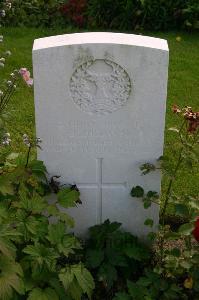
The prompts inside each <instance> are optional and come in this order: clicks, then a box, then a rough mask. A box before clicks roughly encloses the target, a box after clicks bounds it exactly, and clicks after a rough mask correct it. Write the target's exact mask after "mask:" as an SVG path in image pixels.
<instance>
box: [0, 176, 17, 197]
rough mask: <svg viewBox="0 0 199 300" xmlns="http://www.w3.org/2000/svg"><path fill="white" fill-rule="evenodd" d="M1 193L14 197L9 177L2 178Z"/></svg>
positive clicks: (0, 183)
mask: <svg viewBox="0 0 199 300" xmlns="http://www.w3.org/2000/svg"><path fill="white" fill-rule="evenodd" d="M0 193H2V194H3V195H13V194H14V188H13V185H12V183H11V181H10V179H9V178H8V177H7V176H2V175H1V176H0Z"/></svg>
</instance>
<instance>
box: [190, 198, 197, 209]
mask: <svg viewBox="0 0 199 300" xmlns="http://www.w3.org/2000/svg"><path fill="white" fill-rule="evenodd" d="M189 206H191V207H192V208H194V209H196V210H199V201H196V200H191V201H189Z"/></svg>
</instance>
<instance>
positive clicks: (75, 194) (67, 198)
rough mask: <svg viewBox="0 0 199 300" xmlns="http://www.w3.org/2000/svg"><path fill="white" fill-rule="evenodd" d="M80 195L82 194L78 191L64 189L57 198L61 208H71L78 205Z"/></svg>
mask: <svg viewBox="0 0 199 300" xmlns="http://www.w3.org/2000/svg"><path fill="white" fill-rule="evenodd" d="M79 195H80V193H79V191H77V190H74V189H71V188H64V189H62V190H60V191H59V193H58V194H57V198H58V202H59V204H60V205H61V206H63V207H65V208H69V207H75V206H76V205H77V201H78V199H79Z"/></svg>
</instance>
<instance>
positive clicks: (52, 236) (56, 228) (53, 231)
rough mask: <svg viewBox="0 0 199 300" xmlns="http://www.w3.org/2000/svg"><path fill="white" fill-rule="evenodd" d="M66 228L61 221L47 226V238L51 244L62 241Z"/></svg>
mask: <svg viewBox="0 0 199 300" xmlns="http://www.w3.org/2000/svg"><path fill="white" fill-rule="evenodd" d="M65 232H66V228H65V225H64V224H63V223H61V222H59V223H57V224H50V225H49V226H48V236H47V239H48V240H49V241H50V242H51V243H52V244H53V245H56V244H59V243H61V242H62V240H63V237H64V235H65Z"/></svg>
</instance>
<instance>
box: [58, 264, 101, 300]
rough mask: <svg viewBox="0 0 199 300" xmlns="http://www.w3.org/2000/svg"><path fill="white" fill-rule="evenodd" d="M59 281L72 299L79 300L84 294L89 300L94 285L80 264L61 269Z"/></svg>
mask: <svg viewBox="0 0 199 300" xmlns="http://www.w3.org/2000/svg"><path fill="white" fill-rule="evenodd" d="M59 279H60V281H61V282H62V284H63V286H64V288H65V289H66V291H67V292H68V293H70V294H71V296H72V297H73V299H75V300H76V299H77V300H80V299H81V296H82V295H83V294H84V293H85V294H87V296H88V297H89V299H90V298H91V293H92V291H93V289H94V287H95V284H94V281H93V277H92V276H91V274H90V272H89V271H88V270H87V269H86V268H85V267H84V266H83V265H82V264H76V265H71V266H70V267H68V268H65V269H62V270H61V271H60V273H59Z"/></svg>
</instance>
